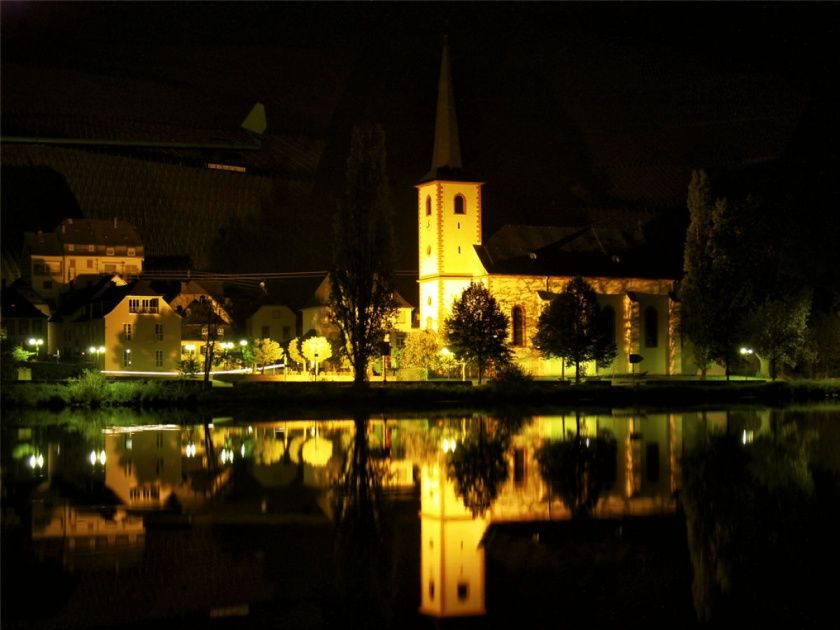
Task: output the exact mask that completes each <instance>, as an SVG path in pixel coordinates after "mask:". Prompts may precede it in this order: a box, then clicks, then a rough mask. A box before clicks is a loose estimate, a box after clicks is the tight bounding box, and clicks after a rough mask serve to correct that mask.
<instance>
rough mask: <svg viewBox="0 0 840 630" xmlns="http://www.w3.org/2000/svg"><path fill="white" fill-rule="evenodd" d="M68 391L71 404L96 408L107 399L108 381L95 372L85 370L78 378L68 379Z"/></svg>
mask: <svg viewBox="0 0 840 630" xmlns="http://www.w3.org/2000/svg"><path fill="white" fill-rule="evenodd" d="M67 389H68V399H69V401H70V403H71V404H77V405H78V404H88V405H91V406H92V407H96V406H98V405H101V404H102V403H104V402H105V400H106V398H107V394H108V379H107V378H105V376H103V375H102V374H101V373H100V372H97V371H95V370H84V371H83V372H82V373H81V375H80V376H79V377H78V378H70V379H68V381H67Z"/></svg>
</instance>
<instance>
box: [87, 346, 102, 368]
mask: <svg viewBox="0 0 840 630" xmlns="http://www.w3.org/2000/svg"><path fill="white" fill-rule="evenodd" d="M88 352H90V353H91V354H92V355H93V357H94V360H93V362H94V365H97V366H98V365H99V355H102V369H103V370H104V369H105V346H98V347H97V346H91V347H90V348H88Z"/></svg>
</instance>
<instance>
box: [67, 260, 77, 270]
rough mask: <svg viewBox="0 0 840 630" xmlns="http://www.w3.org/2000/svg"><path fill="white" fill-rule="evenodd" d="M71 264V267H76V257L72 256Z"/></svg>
mask: <svg viewBox="0 0 840 630" xmlns="http://www.w3.org/2000/svg"><path fill="white" fill-rule="evenodd" d="M69 264H70V268H71V269H75V268H76V259H75V258H71V259H70V262H69Z"/></svg>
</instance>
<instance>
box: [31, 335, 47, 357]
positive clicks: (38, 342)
mask: <svg viewBox="0 0 840 630" xmlns="http://www.w3.org/2000/svg"><path fill="white" fill-rule="evenodd" d="M27 343H28V344H29V345H30V346H34V347H35V356H36V357H37V358H38V359H40V358H41V346H42V345H43V344H44V340H43V339H35V338H34V337H33V338H30V339H29V341H28V342H27Z"/></svg>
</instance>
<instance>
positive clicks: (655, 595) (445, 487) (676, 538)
mask: <svg viewBox="0 0 840 630" xmlns="http://www.w3.org/2000/svg"><path fill="white" fill-rule="evenodd" d="M791 432H793V433H795V434H796V435H798V436H799V437H800V438H801V439H800V444H804V445H805V449H806V455H807V459H808V461H807V466H810V467H812V468H813V467H814V466H816V468H818V469H819V470H822V471H833V474H837V473H838V472H840V410H838V409H837V408H827V407H805V408H799V409H785V410H778V409H776V410H769V409H750V408H738V409H728V410H706V411H702V412H701V411H674V412H656V413H645V412H644V411H640V410H620V409H614V410H604V411H603V412H600V413H594V412H592V411H587V412H582V411H581V412H575V411H574V410H571V411H569V412H567V413H565V414H561V415H555V416H533V415H522V414H511V413H509V412H507V413H505V414H499V415H494V416H488V415H484V414H481V415H479V414H473V415H466V414H461V415H458V416H441V417H422V418H418V417H396V418H395V417H383V416H378V417H377V416H364V417H355V418H354V417H352V415H351V416H348V417H347V418H329V419H294V418H280V417H279V414H278V418H277V419H268V420H267V419H266V416H265V414H264V413H262V414H254V415H249V414H247V413H243V414H242V416H241V417H235V418H231V417H225V418H206V417H204V418H201V417H190V416H189V415H178V414H172V413H160V414H156V415H155V414H152V415H149V414H138V413H134V412H128V411H123V410H121V411H97V412H87V413H81V412H74V413H70V412H64V413H62V414H60V415H51V414H48V413H40V412H39V413H33V414H32V415H21V416H17V417H15V416H13V415H11V414H5V415H4V416H3V419H2V436H0V437H2V525H3V530H2V548H1V549H0V551H2V602H0V603H2V626H3V628H4V629H5V628H92V627H124V628H125V627H138V628H139V627H197V626H200V627H202V628H206V627H247V628H262V627H271V628H333V627H341V626H344V627H363V626H366V627H372V628H377V627H398V628H427V627H428V628H432V627H438V626H440V625H454V626H465V627H472V626H475V627H497V626H509V625H512V624H517V623H518V624H520V625H521V624H523V623H524V624H526V625H527V626H528V627H546V628H548V627H551V628H556V627H580V626H582V625H594V626H605V625H623V626H627V625H629V626H634V627H635V626H650V625H652V624H653V625H660V624H667V625H669V626H671V627H675V626H676V627H686V626H691V625H694V624H696V623H697V622H696V619H697V615H696V611H695V604H694V603H693V599H692V565H691V560H690V553H689V549H688V546H687V541H686V523H685V518H684V516H683V511H682V505H681V502H680V491H681V483H682V479H683V475H682V472H683V471H682V469H681V467H682V464H683V461H684V460H685V458H686V455H687V454H689V453H691V452H692V450H693V449H694V448H695V447H696V445H698V444H701V443H706V441H707V438H708V437H709V436H711V435H718V434H728V435H730V436H733V437H734V438H736V441H737V443H738V444H741V445H743V446H744V447H747V446H748V445H750V444H752V443H756V441H760V440H762V439H763V438H767V437H768V436H769V437H770V438H772V439H774V440H777V441H779V440H781V439H782V438H780V437H778V436H782V435H784V436H789V435H790V434H791ZM557 442H563V443H566V444H567V445H568V444H569V443H572V442H574V443H575V444H578V445H580V449H579V451H574V452H575V453H577V455H576V456H575V457H576V459H575V458H574V457H573V458H572V459H571V460H570V459H569V456H568V455H567V454H565V455H564V453H568V452H569V451H568V450H566V451H563V450H559V451H557V453H558V455H557V456H556V457H555V459H554V460H551V461H553V462H554V463H553V464H552V465H553V466H554V468H552V470H554V471H555V474H556V476H555V477H553V479H554V480H555V483H553V484H551V485H549V484H548V483H546V481H545V478H544V472H545V467H543V468H544V470H543V471H541V466H540V462H541V456H540V455H539V453H540V452H541V451H540V449H541V447H542V446H543V445H544V444H546V443H557ZM587 458H589V459H587ZM542 459H545V458H542ZM569 462H572V463H571V464H569ZM582 462H583V463H582ZM585 462H589V463H585ZM794 464H796V462H794ZM794 468H795V467H794ZM810 469H811V468H809V470H810ZM762 474H765V473H762ZM771 485H772V484H771ZM573 511H574V514H575V515H578V516H580V515H582V516H583V517H582V518H571V517H572V512H573ZM797 605H798V604H797V602H796V601H794V602H792V603H791V604H790V606H789V607H788V608H789V609H792V610H794V611H795V610H796V606H797ZM803 606H804V604H803Z"/></svg>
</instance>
